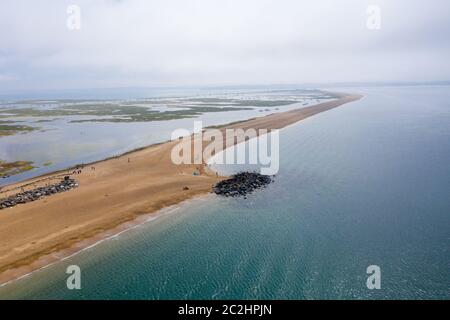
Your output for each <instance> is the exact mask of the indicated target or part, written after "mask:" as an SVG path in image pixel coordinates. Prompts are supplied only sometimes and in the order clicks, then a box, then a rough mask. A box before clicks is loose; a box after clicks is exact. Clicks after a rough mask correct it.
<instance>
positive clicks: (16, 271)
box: [0, 95, 361, 284]
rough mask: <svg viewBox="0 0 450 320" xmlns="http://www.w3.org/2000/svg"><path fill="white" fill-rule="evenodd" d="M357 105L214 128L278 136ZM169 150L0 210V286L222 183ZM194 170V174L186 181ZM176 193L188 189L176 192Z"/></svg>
mask: <svg viewBox="0 0 450 320" xmlns="http://www.w3.org/2000/svg"><path fill="white" fill-rule="evenodd" d="M360 98H361V96H357V95H345V96H342V97H341V98H339V99H337V100H334V101H330V102H325V103H321V104H318V105H315V106H311V107H306V108H301V109H295V110H291V111H287V112H282V113H276V114H272V115H268V116H265V117H260V118H255V119H251V120H247V121H242V122H238V123H233V124H230V125H225V126H223V127H220V129H221V130H225V128H227V129H228V128H229V129H237V128H241V129H248V128H254V129H256V130H258V129H269V130H270V129H280V128H283V127H285V126H287V125H290V124H293V123H295V122H297V121H300V120H303V119H305V118H307V117H310V116H312V115H314V114H317V113H320V112H323V111H327V110H329V109H332V108H336V107H338V106H340V105H342V104H345V103H348V102H352V101H355V100H358V99H360ZM177 143H178V141H170V142H166V143H162V144H159V145H153V146H149V147H146V148H144V149H140V150H136V151H133V152H130V153H127V154H124V155H122V156H119V157H115V158H111V159H106V160H103V161H100V162H96V163H94V164H88V165H85V166H84V169H83V170H82V173H81V174H77V175H73V177H74V178H75V179H76V180H77V181H78V182H79V185H80V186H79V187H78V188H76V189H73V190H70V191H67V192H64V193H59V194H55V195H52V196H48V197H45V198H43V199H40V200H37V201H34V202H29V203H26V204H21V205H17V206H15V207H13V208H9V209H4V210H1V211H0V284H1V283H5V282H7V281H10V280H12V279H15V278H18V277H20V276H22V275H24V274H27V273H29V272H31V271H33V270H36V269H39V268H40V267H42V266H44V265H47V264H49V263H51V262H54V261H57V260H60V259H61V258H63V257H64V256H67V255H70V254H73V253H74V252H76V251H79V250H81V249H82V248H83V247H86V246H88V245H91V244H92V243H93V242H95V241H98V240H99V238H101V237H105V236H108V235H111V234H112V233H114V232H119V231H120V230H123V229H124V228H126V227H127V225H129V224H130V223H132V222H133V221H136V219H137V220H139V219H138V218H139V217H142V216H143V215H148V214H151V213H156V212H157V211H158V210H159V209H162V208H165V207H168V206H171V205H175V204H178V203H180V202H182V201H184V200H187V199H191V198H193V197H195V196H198V195H201V194H207V193H208V192H210V191H211V187H212V186H213V185H214V184H215V183H217V182H218V181H219V180H221V179H223V177H216V174H215V173H214V172H211V171H210V170H209V169H208V167H207V166H206V164H201V165H175V164H173V163H172V161H171V157H170V156H171V150H172V148H173V146H174V145H175V144H177ZM128 159H129V160H128ZM92 166H93V167H95V170H93V169H91V167H92ZM72 171H73V170H69V171H66V172H56V173H52V174H48V175H45V176H41V177H37V178H34V179H30V180H27V181H24V182H21V183H17V184H13V185H9V186H6V187H4V188H3V189H2V192H1V194H0V198H3V197H6V196H8V195H11V194H14V193H17V192H19V191H20V189H21V187H24V188H25V189H27V188H35V187H36V186H41V185H44V184H46V183H51V182H56V181H58V180H59V179H61V177H62V176H64V175H65V174H66V173H67V172H72ZM194 171H200V173H201V174H200V175H193V172H194ZM184 187H188V188H189V189H188V190H184Z"/></svg>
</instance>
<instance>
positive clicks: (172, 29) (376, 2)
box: [0, 0, 450, 92]
mask: <svg viewBox="0 0 450 320" xmlns="http://www.w3.org/2000/svg"><path fill="white" fill-rule="evenodd" d="M71 5H75V6H76V7H75V9H71V8H73V7H71ZM374 8H375V9H374ZM374 10H375V11H374ZM78 13H79V14H78ZM449 13H450V1H448V0H430V1H420V0H339V1H336V0H314V1H303V0H220V1H219V0H79V1H77V0H70V1H66V0H58V1H55V0H33V1H31V0H28V1H26V0H25V1H24V0H1V1H0V92H9V91H20V92H26V91H33V90H53V89H82V88H115V87H166V86H168V87H171V86H221V85H224V86H228V85H268V84H301V83H324V84H326V83H336V82H384V81H388V82H393V81H413V82H427V81H446V80H450V62H449V60H450V59H449V57H450V36H449V34H450V19H449V18H448V15H449ZM78 18H79V19H78ZM78 22H79V23H78Z"/></svg>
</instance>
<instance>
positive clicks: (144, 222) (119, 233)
mask: <svg viewBox="0 0 450 320" xmlns="http://www.w3.org/2000/svg"><path fill="white" fill-rule="evenodd" d="M181 204H182V203H180V204H178V205H176V207H175V208H171V207H167V208H164V209H161V210H164V211H166V210H167V212H161V213H157V214H155V216H152V217H149V218H148V219H147V220H145V221H142V223H138V224H136V225H133V226H131V227H129V228H126V229H124V230H121V231H119V232H117V233H115V234H113V235H110V236H107V237H105V238H103V239H100V240H98V241H97V242H95V243H93V244H91V245H89V246H87V247H84V248H81V249H79V250H77V251H76V252H74V253H72V254H70V255H68V256H65V257H62V258H59V259H57V260H56V261H54V262H50V263H48V264H46V265H45V266H42V267H40V268H37V269H35V270H33V271H30V272H28V273H26V274H23V275H21V276H19V277H17V278H15V279H12V280H9V281H6V282H4V283H2V284H0V288H2V287H4V286H6V285H8V284H11V283H13V282H15V281H18V280H21V279H24V278H27V277H29V276H31V275H32V274H34V273H36V272H39V271H42V270H44V269H46V268H49V267H51V266H53V265H56V264H58V263H60V262H63V261H65V260H67V259H70V258H72V257H74V256H76V255H78V254H80V253H82V252H84V251H86V250H89V249H92V248H94V247H96V246H97V245H99V244H101V243H102V242H104V241H107V240H111V239H114V238H117V237H118V236H120V235H121V234H123V233H125V232H127V231H130V230H133V229H136V228H138V227H141V226H142V225H144V224H146V223H148V222H152V221H155V220H156V219H158V218H160V217H162V216H165V215H169V214H171V213H173V212H175V211H177V210H178V209H180V205H181ZM150 214H151V213H150ZM125 223H127V222H125ZM106 232H107V231H106ZM86 240H87V241H88V240H89V239H86ZM55 254H56V255H57V254H58V253H57V252H56V253H55Z"/></svg>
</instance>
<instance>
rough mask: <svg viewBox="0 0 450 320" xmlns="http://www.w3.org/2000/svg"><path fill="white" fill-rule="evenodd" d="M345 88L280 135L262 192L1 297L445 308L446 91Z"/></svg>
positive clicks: (75, 260)
mask: <svg viewBox="0 0 450 320" xmlns="http://www.w3.org/2000/svg"><path fill="white" fill-rule="evenodd" d="M341 90H342V91H346V92H355V93H361V94H363V95H364V96H365V97H364V98H363V99H362V100H359V101H356V102H352V103H350V104H346V105H343V106H341V107H339V108H336V109H333V110H330V111H327V112H324V113H320V114H318V115H315V116H314V117H311V118H308V119H306V120H304V121H301V122H299V123H296V124H294V125H291V126H289V127H287V128H284V129H282V130H281V133H280V171H279V173H278V174H277V175H276V177H275V181H274V183H272V184H271V185H269V186H268V187H267V188H265V189H263V190H260V191H257V192H255V193H253V194H251V195H249V196H248V197H247V199H243V198H221V197H218V196H215V195H212V194H210V195H208V196H205V197H201V198H199V199H195V200H192V201H188V202H186V203H183V204H181V205H179V206H178V207H175V208H170V209H168V210H165V212H164V213H162V214H160V216H159V217H158V218H157V219H153V220H152V221H149V222H147V223H145V224H142V225H140V226H138V227H136V228H134V229H132V230H129V231H127V232H124V233H121V234H120V235H118V236H117V237H114V238H112V239H109V240H106V241H103V242H101V243H99V244H98V245H96V246H94V247H92V248H89V249H87V250H84V251H83V252H81V253H79V254H77V255H75V256H73V257H71V258H69V259H66V260H64V261H62V262H59V263H57V264H54V265H52V266H50V267H47V268H45V269H43V270H40V271H38V272H35V273H33V274H31V275H30V276H28V277H26V278H23V279H20V280H18V281H15V282H13V283H11V284H9V285H6V286H4V287H1V288H0V298H3V299H5V298H6V299H11V298H18V299H23V298H27V299H449V298H450V290H449V289H450V287H449V279H450V272H449V266H450V254H449V247H450V241H449V240H450V196H449V195H450V166H449V164H450V143H449V142H450V102H449V101H450V87H449V86H434V87H433V86H411V87H406V86H405V87H376V88H345V89H341ZM240 169H242V168H241V167H221V168H220V171H224V172H227V173H230V172H233V171H238V170H240ZM69 265H78V266H79V267H80V269H81V289H80V290H69V289H67V286H66V279H67V277H68V274H66V268H67V266H69ZM370 265H377V266H379V267H380V271H381V278H380V279H381V288H380V289H374V290H369V289H368V287H367V286H366V281H367V278H368V277H369V275H368V274H367V273H366V269H367V267H368V266H370Z"/></svg>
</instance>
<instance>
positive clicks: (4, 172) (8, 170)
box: [0, 160, 34, 177]
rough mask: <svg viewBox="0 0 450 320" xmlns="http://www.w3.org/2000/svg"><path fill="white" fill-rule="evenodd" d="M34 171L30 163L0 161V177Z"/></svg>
mask: <svg viewBox="0 0 450 320" xmlns="http://www.w3.org/2000/svg"><path fill="white" fill-rule="evenodd" d="M31 169H34V166H33V162H31V161H13V162H5V161H1V160H0V176H3V177H4V176H12V175H14V174H18V173H21V172H25V171H28V170H31Z"/></svg>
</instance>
